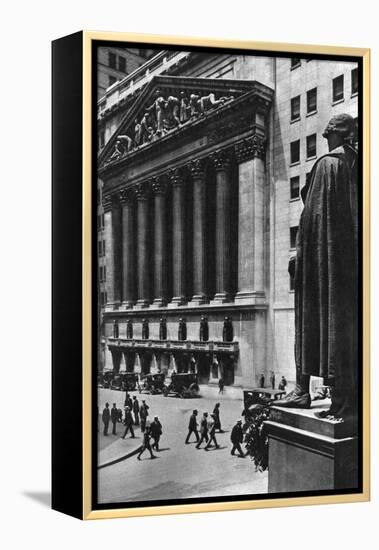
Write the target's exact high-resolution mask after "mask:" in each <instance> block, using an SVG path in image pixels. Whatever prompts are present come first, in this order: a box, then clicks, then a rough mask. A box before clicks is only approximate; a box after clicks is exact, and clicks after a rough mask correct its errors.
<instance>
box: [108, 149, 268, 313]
mask: <svg viewBox="0 0 379 550" xmlns="http://www.w3.org/2000/svg"><path fill="white" fill-rule="evenodd" d="M245 141H246V140H245ZM259 144H260V146H261V147H262V143H261V142H259V143H258V145H259ZM246 151H248V152H250V153H249V155H247V154H246ZM252 152H253V154H251V153H252ZM254 152H255V154H254ZM257 152H258V153H259V152H260V153H261V154H257ZM233 153H234V154H235V155H236V158H237V161H241V163H242V164H243V163H244V162H246V160H247V156H248V157H249V158H250V157H253V158H254V157H255V158H256V160H258V159H259V160H261V159H262V158H263V150H262V151H260V150H259V149H258V148H257V147H255V148H254V147H252V144H251V143H250V142H249V144H248V145H246V143H245V145H244V144H242V145H241V144H239V145H238V147H237V146H236V148H235V150H234V151H233ZM207 160H210V161H211V162H212V163H213V166H214V168H215V172H216V212H215V213H216V228H215V229H216V231H215V235H216V242H215V269H216V277H215V279H216V294H215V296H214V301H215V302H226V301H228V300H229V299H230V295H229V292H230V282H231V253H230V252H231V251H230V246H231V242H230V239H231V234H230V227H231V195H232V187H231V183H232V182H231V176H230V165H231V151H230V150H220V151H217V152H215V153H212V154H211V155H210V157H208V159H197V160H195V161H192V162H191V163H190V164H189V165H187V166H186V168H187V169H189V171H190V174H191V176H192V182H193V247H192V250H193V258H192V265H193V296H192V300H191V303H193V304H194V305H198V304H202V303H206V302H207V301H208V297H207V290H206V261H207V258H206V216H205V212H206V211H205V205H206V202H205V193H206V187H205V186H206V180H205V169H206V162H207ZM261 162H263V161H262V160H261ZM255 169H256V167H254V170H255ZM239 170H240V171H241V167H239ZM242 172H243V168H242ZM252 175H254V174H253V172H252ZM262 178H263V171H262ZM242 180H243V178H242ZM169 184H170V185H171V188H172V232H173V234H172V256H173V258H172V265H173V281H172V283H173V297H172V300H171V304H176V305H181V304H183V303H184V302H185V301H186V284H185V282H186V258H185V254H186V248H185V246H186V245H185V242H186V235H185V208H186V204H185V194H184V178H183V167H180V168H174V169H171V170H170V171H169V172H168V173H166V174H164V175H163V176H159V177H153V178H152V179H150V180H149V181H147V182H144V183H140V184H138V185H137V186H135V187H134V188H133V189H127V190H122V191H118V192H116V193H113V194H112V195H107V194H104V218H105V233H106V256H107V266H108V267H107V274H108V277H107V296H108V302H109V303H110V304H113V305H120V304H121V303H122V305H123V306H124V307H126V308H130V307H132V306H133V305H134V304H135V306H136V307H137V308H143V307H146V306H148V305H149V303H150V296H149V291H150V272H149V268H148V266H149V242H148V240H149V222H150V221H151V220H150V218H151V212H150V210H149V203H148V199H149V195H150V192H153V195H154V220H153V224H154V252H153V256H154V301H153V304H154V305H155V306H163V305H165V304H166V300H167V272H166V269H167V247H166V240H167V227H166V208H167V206H166V193H167V189H168V185H169ZM241 185H242V186H243V185H246V182H245V183H244V181H241ZM249 185H250V186H252V187H254V182H253V181H250V183H249ZM262 187H263V182H262ZM242 191H243V192H244V193H245V191H244V190H243V189H242ZM134 198H135V199H136V205H137V208H136V214H137V232H136V236H134V231H133V228H134V220H133V217H134V214H135V203H134ZM245 198H246V197H245ZM255 199H256V197H253V201H255ZM240 200H241V197H240ZM260 200H261V202H262V205H263V197H261V199H260ZM119 203H121V209H120V207H119ZM250 206H252V207H254V204H252V205H250ZM244 208H245V207H244ZM240 210H241V207H240ZM240 215H242V216H244V212H243V211H242V212H240ZM249 215H251V214H249ZM242 222H243V223H244V224H245V226H246V223H245V222H244V221H243V220H242ZM262 222H263V215H262ZM254 224H255V225H256V219H255V217H254V220H253V225H254ZM120 227H121V228H122V231H121V232H120V231H119V228H120ZM246 229H247V231H248V232H249V228H246V227H243V230H244V231H245V230H246ZM253 229H254V228H253ZM250 238H253V235H252V234H251V233H250ZM262 238H263V235H262ZM135 239H136V244H137V289H136V290H137V302H136V303H135V299H134V294H135V293H134V290H135V289H134V273H133V270H134V269H135V266H134V265H133V247H134V246H135V241H134V240H135ZM241 239H242V242H243V243H244V245H245V244H246V243H245V240H246V237H245V236H243V235H241ZM239 240H240V236H239ZM262 246H263V243H262ZM241 254H242V258H241V260H242V262H243V264H244V265H241V266H239V269H240V267H241V268H243V269H246V254H247V252H246V250H242V251H239V256H240V255H241ZM239 260H240V259H239ZM239 263H241V262H240V261H239ZM248 263H249V262H247V264H248ZM247 267H248V268H249V267H250V266H249V265H247ZM241 282H242V283H243V284H244V281H243V280H242V279H241ZM245 286H246V285H245Z"/></svg>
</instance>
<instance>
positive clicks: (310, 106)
mask: <svg viewBox="0 0 379 550" xmlns="http://www.w3.org/2000/svg"><path fill="white" fill-rule="evenodd" d="M316 111H317V88H312V90H308V91H307V114H310V113H314V112H316Z"/></svg>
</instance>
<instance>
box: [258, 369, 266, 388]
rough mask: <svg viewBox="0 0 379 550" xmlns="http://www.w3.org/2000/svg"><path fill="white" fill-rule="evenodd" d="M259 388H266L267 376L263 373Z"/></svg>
mask: <svg viewBox="0 0 379 550" xmlns="http://www.w3.org/2000/svg"><path fill="white" fill-rule="evenodd" d="M259 386H260V387H261V388H264V387H265V375H264V374H263V372H262V374H261V375H260V377H259Z"/></svg>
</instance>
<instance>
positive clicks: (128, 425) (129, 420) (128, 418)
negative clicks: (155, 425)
mask: <svg viewBox="0 0 379 550" xmlns="http://www.w3.org/2000/svg"><path fill="white" fill-rule="evenodd" d="M124 424H125V431H124V435H123V436H122V439H125V437H126V434H127V433H128V431H129V430H130V434H131V435H130V437H131V438H134V437H135V435H134V430H133V416H132V413H131V411H130V409H129V407H125V420H124Z"/></svg>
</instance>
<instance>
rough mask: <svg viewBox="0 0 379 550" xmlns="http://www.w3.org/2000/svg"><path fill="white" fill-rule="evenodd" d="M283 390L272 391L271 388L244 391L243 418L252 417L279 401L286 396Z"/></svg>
mask: <svg viewBox="0 0 379 550" xmlns="http://www.w3.org/2000/svg"><path fill="white" fill-rule="evenodd" d="M285 393H286V392H285V391H283V390H279V389H278V390H272V389H271V388H251V389H244V390H243V406H244V408H243V411H242V416H245V417H251V416H253V415H254V414H255V413H257V412H259V411H261V410H262V409H263V408H265V407H268V406H269V405H271V404H272V403H273V402H274V401H276V400H277V399H281V398H282V396H283V395H285Z"/></svg>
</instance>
